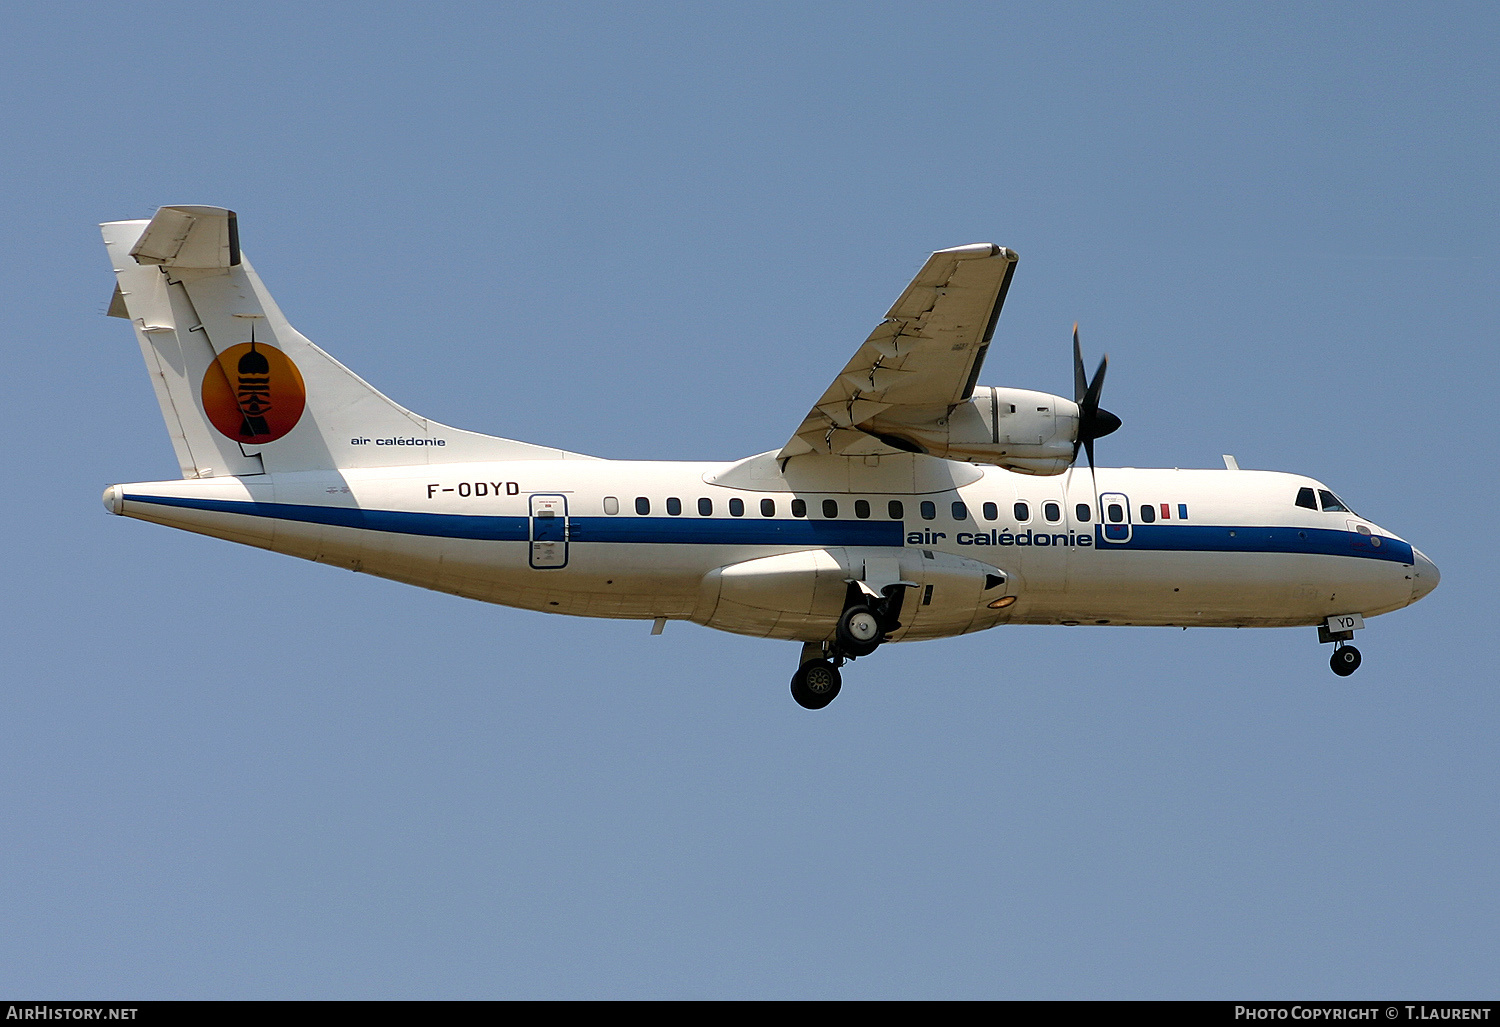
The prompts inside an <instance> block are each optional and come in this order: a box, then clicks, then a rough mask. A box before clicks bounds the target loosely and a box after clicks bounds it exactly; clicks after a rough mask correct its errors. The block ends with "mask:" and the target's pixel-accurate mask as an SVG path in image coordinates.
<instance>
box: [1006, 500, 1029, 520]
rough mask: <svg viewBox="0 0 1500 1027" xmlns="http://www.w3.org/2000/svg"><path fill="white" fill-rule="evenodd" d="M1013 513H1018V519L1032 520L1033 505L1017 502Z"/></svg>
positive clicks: (1012, 510) (1012, 509)
mask: <svg viewBox="0 0 1500 1027" xmlns="http://www.w3.org/2000/svg"><path fill="white" fill-rule="evenodd" d="M1011 513H1013V514H1015V515H1016V520H1018V521H1029V520H1031V507H1029V506H1027V505H1026V504H1025V503H1017V504H1016V505H1015V506H1014V507H1012V508H1011Z"/></svg>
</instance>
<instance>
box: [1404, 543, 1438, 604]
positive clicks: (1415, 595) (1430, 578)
mask: <svg viewBox="0 0 1500 1027" xmlns="http://www.w3.org/2000/svg"><path fill="white" fill-rule="evenodd" d="M1411 555H1412V559H1413V560H1415V561H1416V564H1415V566H1413V567H1412V572H1411V601H1412V602H1416V601H1417V600H1418V599H1421V598H1422V597H1423V596H1425V595H1426V594H1427V593H1428V592H1431V591H1432V590H1433V589H1435V588H1437V586H1438V582H1439V581H1440V580H1441V579H1442V577H1443V576H1442V575H1441V574H1439V573H1438V569H1437V564H1435V563H1433V562H1432V561H1431V560H1429V559H1427V554H1426V553H1424V552H1422V550H1420V549H1418V548H1417V547H1416V546H1413V547H1412V550H1411Z"/></svg>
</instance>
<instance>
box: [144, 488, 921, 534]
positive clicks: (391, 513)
mask: <svg viewBox="0 0 1500 1027" xmlns="http://www.w3.org/2000/svg"><path fill="white" fill-rule="evenodd" d="M125 500H126V502H131V503H154V504H157V505H159V506H177V507H183V508H185V509H189V510H212V511H214V512H216V513H232V514H243V515H246V516H250V517H269V518H272V519H275V520H283V521H302V522H305V523H309V524H333V525H337V526H339V527H341V528H364V529H366V530H368V531H388V532H395V533H398V534H403V535H436V536H441V537H444V538H471V539H487V540H490V541H495V542H525V541H527V540H529V539H530V537H531V536H530V534H529V527H530V526H529V524H528V521H529V520H530V518H527V517H493V516H492V517H486V516H474V515H469V514H436V513H407V512H403V511H396V510H361V509H358V508H356V507H347V506H301V505H295V504H291V503H250V502H245V501H242V500H229V499H186V498H180V497H175V496H131V495H127V496H126V497H125ZM905 538H906V535H905V532H904V530H903V528H902V522H900V521H839V520H831V521H823V520H817V521H813V520H802V519H800V518H799V519H796V520H778V519H765V520H754V519H751V518H745V519H744V520H739V519H727V518H722V517H700V518H691V517H569V518H568V540H569V541H570V542H615V543H654V544H658V545H748V546H900V545H901V544H902V543H903V542H904V541H905Z"/></svg>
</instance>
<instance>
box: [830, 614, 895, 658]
mask: <svg viewBox="0 0 1500 1027" xmlns="http://www.w3.org/2000/svg"><path fill="white" fill-rule="evenodd" d="M834 634H835V636H836V637H837V638H838V642H839V648H840V649H841V650H843V651H844V653H846V654H847V655H849V656H854V657H860V656H869V655H870V654H871V653H873V652H874V651H875V649H876V647H878V646H879V645H880V639H881V636H882V635H884V634H885V632H884V629H883V628H882V627H881V626H880V618H879V617H877V616H876V615H875V611H874V610H872V609H870V608H869V607H868V606H850V607H848V608H846V609H845V610H844V612H843V613H842V614H841V615H840V616H839V623H838V627H837V628H836V629H835V632H834Z"/></svg>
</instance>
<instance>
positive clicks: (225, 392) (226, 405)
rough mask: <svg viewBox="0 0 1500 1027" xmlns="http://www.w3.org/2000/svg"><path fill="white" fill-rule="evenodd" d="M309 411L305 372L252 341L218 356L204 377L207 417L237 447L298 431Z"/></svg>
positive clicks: (270, 347)
mask: <svg viewBox="0 0 1500 1027" xmlns="http://www.w3.org/2000/svg"><path fill="white" fill-rule="evenodd" d="M306 406H307V386H306V385H305V384H304V383H303V381H302V372H301V371H298V370H297V365H296V364H294V363H292V361H291V358H289V357H288V356H287V355H286V354H285V353H283V352H281V350H279V349H277V348H276V347H275V346H267V345H266V344H265V343H263V342H256V341H255V336H254V333H253V332H252V333H251V337H250V341H249V342H244V343H241V344H240V345H238V346H231V347H230V348H229V349H227V350H225V351H224V352H223V353H220V354H219V359H218V360H216V361H214V362H213V363H212V364H211V365H209V368H208V373H207V374H205V375H204V376H203V412H204V413H205V414H207V415H208V419H209V421H210V422H211V423H212V424H213V426H214V427H215V428H216V429H218V431H219V434H221V435H224V436H226V437H228V438H231V439H234V441H236V442H244V443H247V444H258V443H262V442H275V441H276V440H277V439H279V438H281V437H282V436H283V435H285V434H286V433H287V432H289V431H291V430H292V429H293V428H295V427H296V426H297V422H298V421H299V420H301V419H302V411H303V409H304V408H305V407H306Z"/></svg>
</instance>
